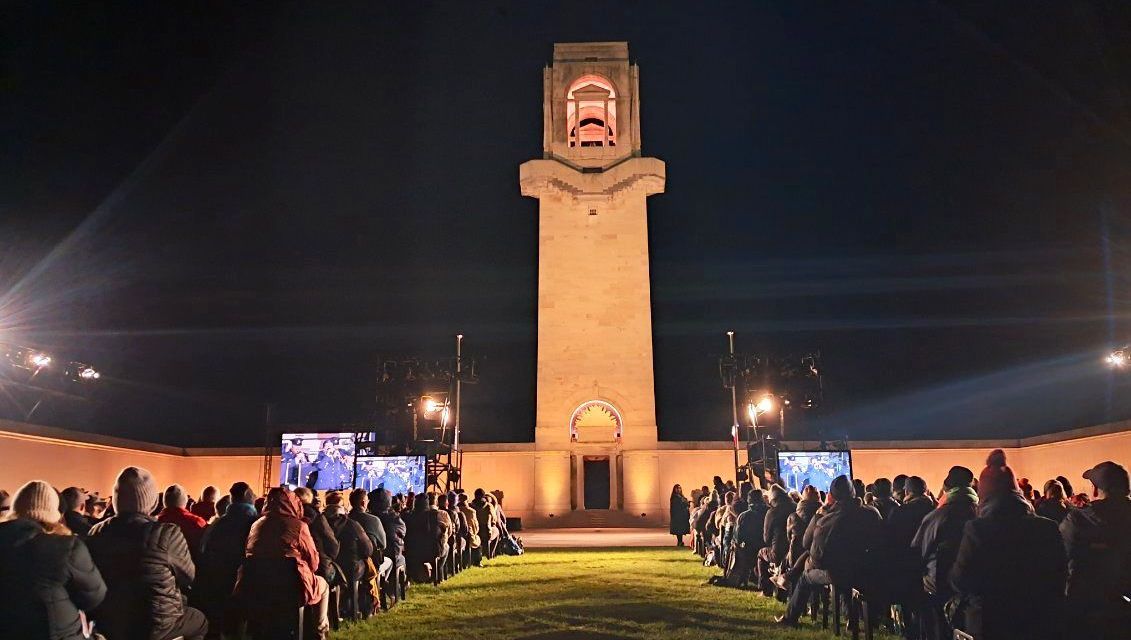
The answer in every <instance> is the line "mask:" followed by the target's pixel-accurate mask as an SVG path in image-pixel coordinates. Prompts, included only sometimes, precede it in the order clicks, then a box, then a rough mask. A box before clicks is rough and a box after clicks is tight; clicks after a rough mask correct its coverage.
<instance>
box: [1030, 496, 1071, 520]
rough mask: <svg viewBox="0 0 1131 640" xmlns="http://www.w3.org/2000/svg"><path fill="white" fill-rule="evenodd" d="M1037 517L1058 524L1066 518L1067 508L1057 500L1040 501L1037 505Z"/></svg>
mask: <svg viewBox="0 0 1131 640" xmlns="http://www.w3.org/2000/svg"><path fill="white" fill-rule="evenodd" d="M1037 515H1039V516H1041V517H1042V518H1048V519H1049V520H1052V521H1053V522H1055V523H1057V524H1060V523H1061V522H1064V518H1065V517H1067V516H1068V506H1067V505H1065V504H1062V503H1061V502H1060V501H1058V500H1041V503H1040V504H1038V505H1037Z"/></svg>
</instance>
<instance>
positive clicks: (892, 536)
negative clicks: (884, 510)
mask: <svg viewBox="0 0 1131 640" xmlns="http://www.w3.org/2000/svg"><path fill="white" fill-rule="evenodd" d="M934 510H935V503H934V501H932V500H931V499H930V498H928V497H927V496H917V497H912V498H909V499H908V500H907V501H906V502H904V503H903V504H902V505H900V507H899V508H898V509H895V510H893V511H892V512H891V513H890V514H889V515H888V517H887V519H886V520H884V522H883V528H884V532H883V533H884V538H885V539H886V542H887V547H886V548H884V549H882V550H877V551H878V552H877V553H876V554H875V560H876V561H877V562H878V563H880V566H875V567H874V569H876V571H877V575H878V576H882V577H883V578H884V580H885V584H886V586H887V587H888V588H889V589H890V590H891V591H890V592H891V593H892V594H893V596H894V598H895V599H896V601H897V602H904V603H907V602H909V600H907V598H913V596H914V595H915V594H917V593H918V591H919V589H920V585H921V584H922V581H923V578H922V576H923V571H922V560H921V559H920V556H919V553H918V552H917V551H916V550H915V549H913V548H912V546H911V541H912V540H913V539H914V538H915V533H916V532H918V531H919V525H920V523H922V522H923V518H925V517H927V515H928V514H930V513H931V512H932V511H934Z"/></svg>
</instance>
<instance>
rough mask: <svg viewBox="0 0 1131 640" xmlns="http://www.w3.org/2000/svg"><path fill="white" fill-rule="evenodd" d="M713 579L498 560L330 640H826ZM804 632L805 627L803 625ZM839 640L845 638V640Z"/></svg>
mask: <svg viewBox="0 0 1131 640" xmlns="http://www.w3.org/2000/svg"><path fill="white" fill-rule="evenodd" d="M717 573H718V570H717V569H715V568H714V567H711V568H706V567H703V566H702V565H701V564H700V563H699V561H698V557H697V556H695V555H694V554H692V553H691V552H690V551H687V550H685V549H676V548H671V549H554V550H551V549H546V550H533V551H528V552H527V553H526V555H524V556H520V557H499V558H496V559H494V560H492V561H490V562H488V563H484V566H483V567H482V568H478V569H476V568H472V569H469V570H467V571H464V572H463V573H461V574H460V575H458V576H456V577H454V578H452V579H450V580H448V581H447V582H445V583H444V584H443V585H441V586H440V587H438V588H436V587H432V586H430V585H413V586H412V589H411V591H410V592H409V599H408V601H407V602H402V603H400V604H399V605H397V606H396V607H395V608H394V609H393V610H392V611H390V612H389V613H383V614H378V615H377V616H376V617H374V618H371V619H370V620H367V621H365V622H360V623H357V624H353V625H349V626H346V627H343V628H342V629H341V630H340V631H339V632H338V633H336V634H334V635H333V636H332V637H333V638H334V640H363V639H364V640H369V639H380V638H395V639H397V640H410V639H413V638H451V639H453V640H465V639H466V640H471V639H483V640H500V639H503V638H522V639H526V640H567V639H569V640H586V639H588V640H611V639H613V638H639V639H641V640H666V639H668V638H688V639H694V640H703V639H716V638H717V639H719V640H730V639H732V638H733V639H734V640H738V639H740V638H741V639H742V640H751V639H760V638H766V639H777V638H781V639H801V638H826V639H827V638H831V637H833V636H832V632H831V629H830V630H829V631H828V632H824V631H821V630H820V627H819V623H818V626H817V627H816V628H814V627H812V626H805V627H803V628H802V629H800V630H789V629H781V628H779V627H777V626H775V625H774V623H773V619H774V616H775V615H780V614H781V612H782V610H783V609H784V605H782V604H779V603H778V602H776V601H774V600H771V599H768V598H763V597H761V596H759V595H755V594H754V593H753V592H751V591H739V590H736V589H726V588H720V587H715V586H711V585H708V584H706V581H707V578H708V577H710V576H712V575H715V574H717ZM802 625H808V623H807V622H805V621H803V622H802ZM842 637H843V636H842Z"/></svg>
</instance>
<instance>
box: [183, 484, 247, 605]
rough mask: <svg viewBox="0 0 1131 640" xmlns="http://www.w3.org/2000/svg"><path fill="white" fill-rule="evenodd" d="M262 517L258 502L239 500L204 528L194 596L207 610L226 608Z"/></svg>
mask: <svg viewBox="0 0 1131 640" xmlns="http://www.w3.org/2000/svg"><path fill="white" fill-rule="evenodd" d="M258 519H259V514H258V513H256V511H255V507H254V506H252V505H250V504H247V503H243V502H236V503H232V505H231V506H229V507H228V510H227V511H226V512H225V513H224V515H222V516H220V517H219V518H218V519H217V520H216V522H214V523H212V525H210V526H209V527H208V529H207V530H206V531H205V532H204V539H203V540H202V541H201V543H200V562H199V563H198V565H197V571H196V584H195V586H194V588H193V600H194V601H195V602H199V603H200V604H201V606H202V608H204V609H205V611H206V612H213V611H218V610H222V607H223V605H224V603H225V601H226V600H227V599H228V598H230V597H231V596H232V590H233V589H235V586H236V574H237V572H239V570H240V565H241V564H243V558H244V553H245V550H246V549H247V536H248V533H249V532H250V531H251V525H252V524H253V523H254V522H255V521H256V520H258Z"/></svg>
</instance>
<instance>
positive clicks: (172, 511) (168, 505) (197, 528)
mask: <svg viewBox="0 0 1131 640" xmlns="http://www.w3.org/2000/svg"><path fill="white" fill-rule="evenodd" d="M187 506H188V494H187V493H186V492H185V488H184V487H182V486H181V485H179V484H171V485H169V488H168V489H165V508H164V509H162V510H161V513H159V514H157V521H158V522H164V523H168V524H175V525H177V528H178V529H180V530H181V533H183V534H184V536H185V540H186V541H187V542H188V546H189V553H191V554H192V559H193V562H197V561H199V559H200V542H201V540H202V539H203V538H204V530H205V529H206V528H208V523H207V522H205V520H204V518H201V517H200V516H198V515H196V514H194V513H192V512H191V511H189V510H188V509H187V508H186V507H187Z"/></svg>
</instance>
